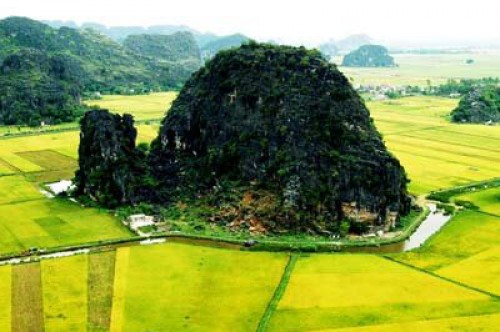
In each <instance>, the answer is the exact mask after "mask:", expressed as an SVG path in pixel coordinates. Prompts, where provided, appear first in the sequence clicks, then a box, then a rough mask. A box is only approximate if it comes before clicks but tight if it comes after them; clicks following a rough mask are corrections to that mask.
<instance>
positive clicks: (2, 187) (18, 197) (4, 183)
mask: <svg viewBox="0 0 500 332" xmlns="http://www.w3.org/2000/svg"><path fill="white" fill-rule="evenodd" d="M41 198H43V195H42V194H41V193H40V191H39V190H38V189H37V188H36V186H35V185H34V184H33V183H30V182H28V181H27V180H26V179H25V178H24V177H23V176H21V175H14V176H0V208H1V206H2V205H5V204H10V203H15V202H23V201H29V200H34V199H41Z"/></svg>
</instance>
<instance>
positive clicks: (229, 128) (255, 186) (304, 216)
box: [77, 42, 410, 233]
mask: <svg viewBox="0 0 500 332" xmlns="http://www.w3.org/2000/svg"><path fill="white" fill-rule="evenodd" d="M97 114H100V113H92V115H89V116H88V117H86V118H85V119H84V121H82V143H81V147H80V174H81V175H80V180H79V181H77V183H78V186H79V190H80V192H81V193H92V195H93V196H94V197H95V198H96V199H97V200H99V201H100V202H103V203H107V200H108V199H109V196H111V197H113V200H114V201H121V202H133V199H132V197H134V196H135V195H134V194H126V193H127V192H128V190H130V189H129V188H127V181H128V179H129V177H130V175H129V174H127V173H126V171H125V170H126V169H129V168H132V167H129V166H127V165H125V166H123V165H120V168H119V169H116V170H115V169H114V168H115V167H117V166H118V165H117V164H116V163H114V162H111V163H110V162H109V160H112V159H113V158H116V157H113V156H114V155H115V154H116V153H111V152H112V151H115V150H116V151H118V155H122V153H121V152H120V151H123V155H125V156H129V155H130V151H131V150H132V149H133V145H132V142H133V141H134V140H135V135H133V134H134V131H133V130H132V129H130V128H129V127H127V128H126V129H125V130H122V129H120V128H118V127H117V126H116V125H114V126H113V125H107V123H108V122H111V120H108V119H105V121H100V120H99V119H94V117H95V116H96V115H97ZM117 119H118V118H117ZM92 121H94V123H92ZM96 121H100V122H102V123H98V122H96ZM117 121H118V120H117ZM127 123H128V124H130V123H129V122H127ZM100 127H104V128H100ZM99 128H100V129H99ZM108 128H109V129H108ZM89 129H90V133H91V134H90V135H89V134H88V132H89ZM114 130H115V131H117V132H116V133H113V131H114ZM92 133H95V134H92ZM126 133H129V135H131V136H130V137H129V138H127V139H126V142H129V143H127V144H125V147H122V143H121V141H122V139H121V138H120V139H118V140H112V142H113V143H109V142H110V140H109V139H107V142H101V141H102V140H103V137H106V136H116V137H123V135H125V134H126ZM92 142H94V143H92ZM92 144H97V149H89V148H88V146H89V145H90V146H92ZM103 144H104V145H108V144H111V145H112V147H113V148H107V147H106V148H103V147H101V145H103ZM110 153H111V155H110ZM128 159H134V158H128V157H124V158H123V160H128ZM148 160H149V162H148V164H149V167H150V169H151V173H152V176H153V177H154V178H155V181H152V185H154V186H155V188H154V190H152V191H151V192H150V195H149V197H148V199H149V200H151V201H155V202H157V203H160V204H168V203H172V202H176V200H179V199H182V200H192V199H194V198H195V197H198V199H199V201H200V202H204V204H207V205H208V206H209V207H210V208H211V209H212V210H211V214H212V216H211V217H212V219H213V220H218V221H220V222H223V223H227V224H232V225H238V224H241V223H245V222H246V221H248V222H250V223H251V224H253V227H255V228H263V229H273V230H277V229H287V230H289V229H300V230H308V231H311V232H315V233H319V232H324V231H326V232H336V231H338V230H339V227H340V224H341V221H342V220H345V219H350V220H352V222H353V224H354V223H357V222H359V221H365V222H372V223H374V224H378V225H383V224H386V223H387V222H388V220H391V218H393V219H394V218H395V216H396V218H397V215H404V214H406V213H408V211H409V208H410V199H409V197H408V195H407V191H406V185H407V182H408V180H407V178H406V175H405V172H404V170H403V168H402V167H401V165H400V164H399V162H398V160H397V159H395V158H394V157H393V156H392V155H390V154H389V153H388V152H387V150H386V148H385V146H384V143H383V141H382V138H381V136H380V134H379V133H378V132H377V131H376V129H375V127H374V125H373V122H372V120H371V119H370V116H369V112H368V110H367V109H366V107H365V106H364V103H363V101H362V100H361V98H360V97H359V96H358V95H357V94H356V92H355V91H354V90H353V88H352V87H351V86H350V84H349V83H348V81H347V79H346V78H345V77H344V76H343V75H342V74H341V73H340V72H339V71H338V70H337V69H336V68H335V66H334V65H331V64H329V63H328V62H327V61H326V60H325V59H324V58H323V57H322V56H321V54H320V53H319V52H318V51H309V50H306V49H305V48H294V47H286V46H272V45H263V44H257V43H253V42H252V43H249V44H246V45H243V46H242V47H240V48H238V49H232V50H229V51H223V52H220V53H219V54H218V55H217V56H216V57H215V58H214V59H213V60H212V61H210V62H209V63H207V65H206V66H205V67H204V68H203V69H201V70H199V71H198V72H197V73H196V74H194V75H193V76H192V78H191V79H190V80H189V81H188V82H187V84H186V86H185V87H184V88H183V90H182V91H181V93H180V95H179V97H178V98H177V100H176V101H175V102H174V104H173V106H172V108H171V110H170V112H169V113H168V115H167V117H166V118H165V120H164V121H163V124H162V128H161V130H160V135H159V137H158V138H157V139H156V140H155V141H154V142H153V143H152V146H151V151H150V153H149V156H148ZM88 165H90V166H88ZM93 165H94V166H95V165H109V169H108V170H107V171H106V172H94V175H95V176H90V175H88V174H91V173H92V169H93V167H94V166H93ZM89 169H90V171H87V170H89ZM146 173H147V172H146ZM83 175H84V176H83ZM120 177H123V179H120ZM110 179H111V180H110ZM109 181H114V183H118V185H116V184H114V183H113V184H112V186H117V187H119V188H120V189H119V193H118V194H115V189H110V188H111V186H107V187H106V188H104V189H103V190H97V191H89V190H88V189H86V188H93V187H100V186H102V184H104V183H106V182H109ZM132 182H133V183H135V182H134V181H132ZM132 187H133V186H132ZM134 190H136V189H131V191H132V192H134ZM96 192H97V194H98V195H95V194H94V193H96ZM104 192H106V193H104ZM107 193H109V194H107ZM99 194H100V196H101V197H98V196H99Z"/></svg>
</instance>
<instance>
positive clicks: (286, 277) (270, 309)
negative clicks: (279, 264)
mask: <svg viewBox="0 0 500 332" xmlns="http://www.w3.org/2000/svg"><path fill="white" fill-rule="evenodd" d="M298 257H299V256H298V255H297V254H291V255H290V256H289V258H288V262H287V264H286V266H285V269H284V270H283V274H282V276H281V280H280V282H279V284H278V286H277V287H276V290H275V291H274V294H273V297H272V298H271V300H270V301H269V303H268V304H267V307H266V310H265V311H264V314H263V315H262V317H261V319H260V321H259V325H258V326H257V330H256V331H257V332H264V331H267V328H268V326H269V322H270V321H271V317H272V315H273V313H274V312H275V311H276V308H277V307H278V304H279V302H280V301H281V298H282V297H283V295H284V294H285V290H286V288H287V286H288V282H289V281H290V277H291V275H292V272H293V269H294V267H295V263H296V262H297V259H298Z"/></svg>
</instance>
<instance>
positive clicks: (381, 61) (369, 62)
mask: <svg viewBox="0 0 500 332" xmlns="http://www.w3.org/2000/svg"><path fill="white" fill-rule="evenodd" d="M395 65H396V64H395V63H394V58H393V57H391V56H390V55H389V52H388V50H387V49H386V48H385V47H383V46H380V45H364V46H361V47H360V48H358V49H357V50H355V51H352V52H351V53H349V54H347V55H346V56H344V59H343V61H342V66H345V67H394V66H395Z"/></svg>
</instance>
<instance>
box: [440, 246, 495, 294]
mask: <svg viewBox="0 0 500 332" xmlns="http://www.w3.org/2000/svg"><path fill="white" fill-rule="evenodd" d="M436 273H437V274H439V275H442V276H444V277H448V278H450V279H453V280H456V281H460V282H462V283H464V284H467V285H470V286H473V287H476V288H479V289H483V290H486V291H488V292H491V293H493V294H496V295H498V296H500V245H499V246H497V247H494V248H492V249H489V250H486V251H483V252H481V253H479V254H477V255H474V256H471V257H469V258H466V259H464V260H462V261H459V262H458V263H455V264H452V265H448V266H446V267H444V268H442V269H439V270H437V271H436Z"/></svg>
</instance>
